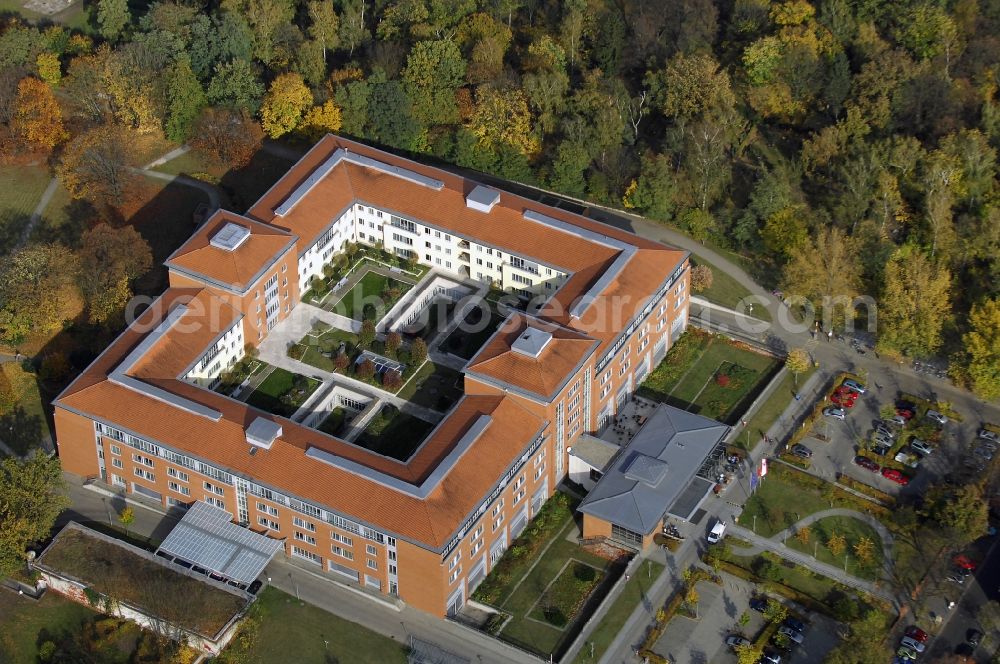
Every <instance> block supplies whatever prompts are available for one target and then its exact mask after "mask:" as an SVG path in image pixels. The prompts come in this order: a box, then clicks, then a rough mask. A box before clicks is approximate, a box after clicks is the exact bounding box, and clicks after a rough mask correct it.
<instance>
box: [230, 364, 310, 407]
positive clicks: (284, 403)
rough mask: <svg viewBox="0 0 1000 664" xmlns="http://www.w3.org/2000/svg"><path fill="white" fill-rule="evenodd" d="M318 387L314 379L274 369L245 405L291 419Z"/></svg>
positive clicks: (278, 368) (277, 368)
mask: <svg viewBox="0 0 1000 664" xmlns="http://www.w3.org/2000/svg"><path fill="white" fill-rule="evenodd" d="M319 386H320V382H319V381H318V380H316V379H315V378H309V377H308V376H303V375H301V374H295V373H292V372H291V371H287V370H285V369H282V368H280V367H275V368H274V370H273V371H271V373H270V374H269V375H268V376H267V378H265V379H264V380H263V381H262V382H261V384H260V385H259V386H257V389H256V390H254V391H253V394H251V395H250V396H249V397H248V398H247V404H249V405H251V406H253V407H255V408H260V409H261V410H264V411H267V412H269V413H272V414H274V415H280V416H282V417H291V416H292V414H294V413H295V411H297V410H298V409H299V407H300V406H301V405H302V404H303V403H305V402H306V400H307V399H308V398H309V397H310V396H311V395H312V393H313V392H315V391H316V388H317V387H319Z"/></svg>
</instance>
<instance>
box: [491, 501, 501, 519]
mask: <svg viewBox="0 0 1000 664" xmlns="http://www.w3.org/2000/svg"><path fill="white" fill-rule="evenodd" d="M502 509H503V498H501V499H500V500H499V501H498V502H497V504H496V505H494V506H493V516H496V515H497V514H499V513H500V511H501V510H502Z"/></svg>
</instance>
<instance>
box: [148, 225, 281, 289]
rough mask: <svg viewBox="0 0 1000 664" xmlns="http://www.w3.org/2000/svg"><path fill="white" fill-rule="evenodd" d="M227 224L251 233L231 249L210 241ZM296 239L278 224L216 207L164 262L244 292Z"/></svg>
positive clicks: (204, 279)
mask: <svg viewBox="0 0 1000 664" xmlns="http://www.w3.org/2000/svg"><path fill="white" fill-rule="evenodd" d="M227 224H235V225H237V226H240V227H243V228H246V229H248V230H249V231H250V236H249V237H248V238H247V239H246V240H245V241H244V242H243V243H242V244H240V245H239V246H238V247H237V248H236V249H235V250H232V251H228V250H226V249H222V248H220V247H217V246H213V244H212V238H213V237H215V235H216V234H217V233H218V232H219V231H221V230H223V228H224V227H225V226H226V225H227ZM295 239H296V238H295V236H294V235H292V234H291V233H289V232H288V231H286V230H283V229H281V228H279V227H277V226H273V225H271V224H262V223H260V222H258V221H255V220H253V219H248V218H247V217H243V216H241V215H238V214H236V213H234V212H227V211H225V210H218V211H216V212H215V213H214V214H213V215H212V216H211V217H210V218H209V219H208V221H207V222H205V224H204V225H203V226H202V227H201V228H199V229H198V230H197V231H195V233H194V235H192V236H191V237H190V238H189V239H188V241H187V242H185V243H184V244H182V245H181V246H180V248H179V249H177V251H175V252H174V253H173V254H171V255H170V257H169V258H167V260H166V261H165V262H164V265H166V266H167V267H168V268H170V269H175V270H177V271H179V272H182V273H184V274H186V275H188V276H192V277H194V278H196V279H199V280H202V281H205V282H206V283H209V284H212V285H216V286H222V287H223V288H227V289H230V290H236V291H238V292H245V291H246V290H247V289H248V288H249V287H250V285H251V284H252V283H253V282H254V281H256V280H257V279H258V278H259V277H260V275H261V274H262V273H263V272H264V271H265V270H266V269H267V268H268V267H270V266H271V265H272V264H273V263H274V262H275V261H276V260H277V259H278V258H279V257H280V256H281V254H283V253H284V252H285V251H286V250H287V249H288V248H289V247H290V246H291V245H292V244H293V243H294V242H295Z"/></svg>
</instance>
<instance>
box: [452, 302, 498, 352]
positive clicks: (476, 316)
mask: <svg viewBox="0 0 1000 664" xmlns="http://www.w3.org/2000/svg"><path fill="white" fill-rule="evenodd" d="M485 313H486V311H485V310H483V309H481V308H480V307H475V308H473V309H472V311H470V312H469V313H468V314H466V316H465V320H464V321H463V322H462V323H461V324H460V325H459V326H458V327H457V328H455V330H454V331H453V332H452V333H451V334H449V335H448V338H447V339H445V340H444V342H442V344H441V350H446V351H448V352H449V353H452V354H453V355H457V356H458V357H460V358H462V359H463V360H469V359H471V358H472V356H473V355H475V354H476V353H477V352H478V351H479V349H480V348H482V346H483V344H484V343H486V340H487V339H489V338H490V337H491V336H492V335H493V333H494V332H496V330H497V328H498V327H500V324H501V323H503V321H504V319H503V317H501V316H500V314H499V313H498V312H497V309H496V307H495V306H492V305H491V306H490V308H489V312H488V315H489V320H488V321H485V322H484V321H483V314H485ZM480 326H482V329H478V328H480Z"/></svg>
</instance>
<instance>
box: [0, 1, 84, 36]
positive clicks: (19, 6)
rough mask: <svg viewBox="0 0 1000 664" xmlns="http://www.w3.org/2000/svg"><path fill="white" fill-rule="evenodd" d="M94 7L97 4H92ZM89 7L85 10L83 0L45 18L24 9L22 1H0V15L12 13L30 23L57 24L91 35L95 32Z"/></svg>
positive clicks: (43, 15) (42, 15)
mask: <svg viewBox="0 0 1000 664" xmlns="http://www.w3.org/2000/svg"><path fill="white" fill-rule="evenodd" d="M93 6H94V7H96V6H97V3H94V5H93ZM89 10H90V6H89V4H88V6H87V7H86V8H85V7H84V2H83V0H80V2H74V3H73V4H72V5H70V6H69V7H67V8H66V9H64V10H63V11H61V12H58V13H56V14H52V15H51V16H47V15H45V14H39V13H38V12H33V11H29V10H27V9H25V8H24V0H0V14H6V13H13V14H18V15H20V16H23V17H24V18H26V19H28V21H30V22H33V23H34V22H38V21H43V22H45V23H57V24H59V25H62V26H65V27H66V28H70V29H72V30H78V31H80V32H86V33H90V34H93V33H94V32H95V30H94V29H93V28H92V27H91V25H90V23H89V14H90V11H89Z"/></svg>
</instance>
